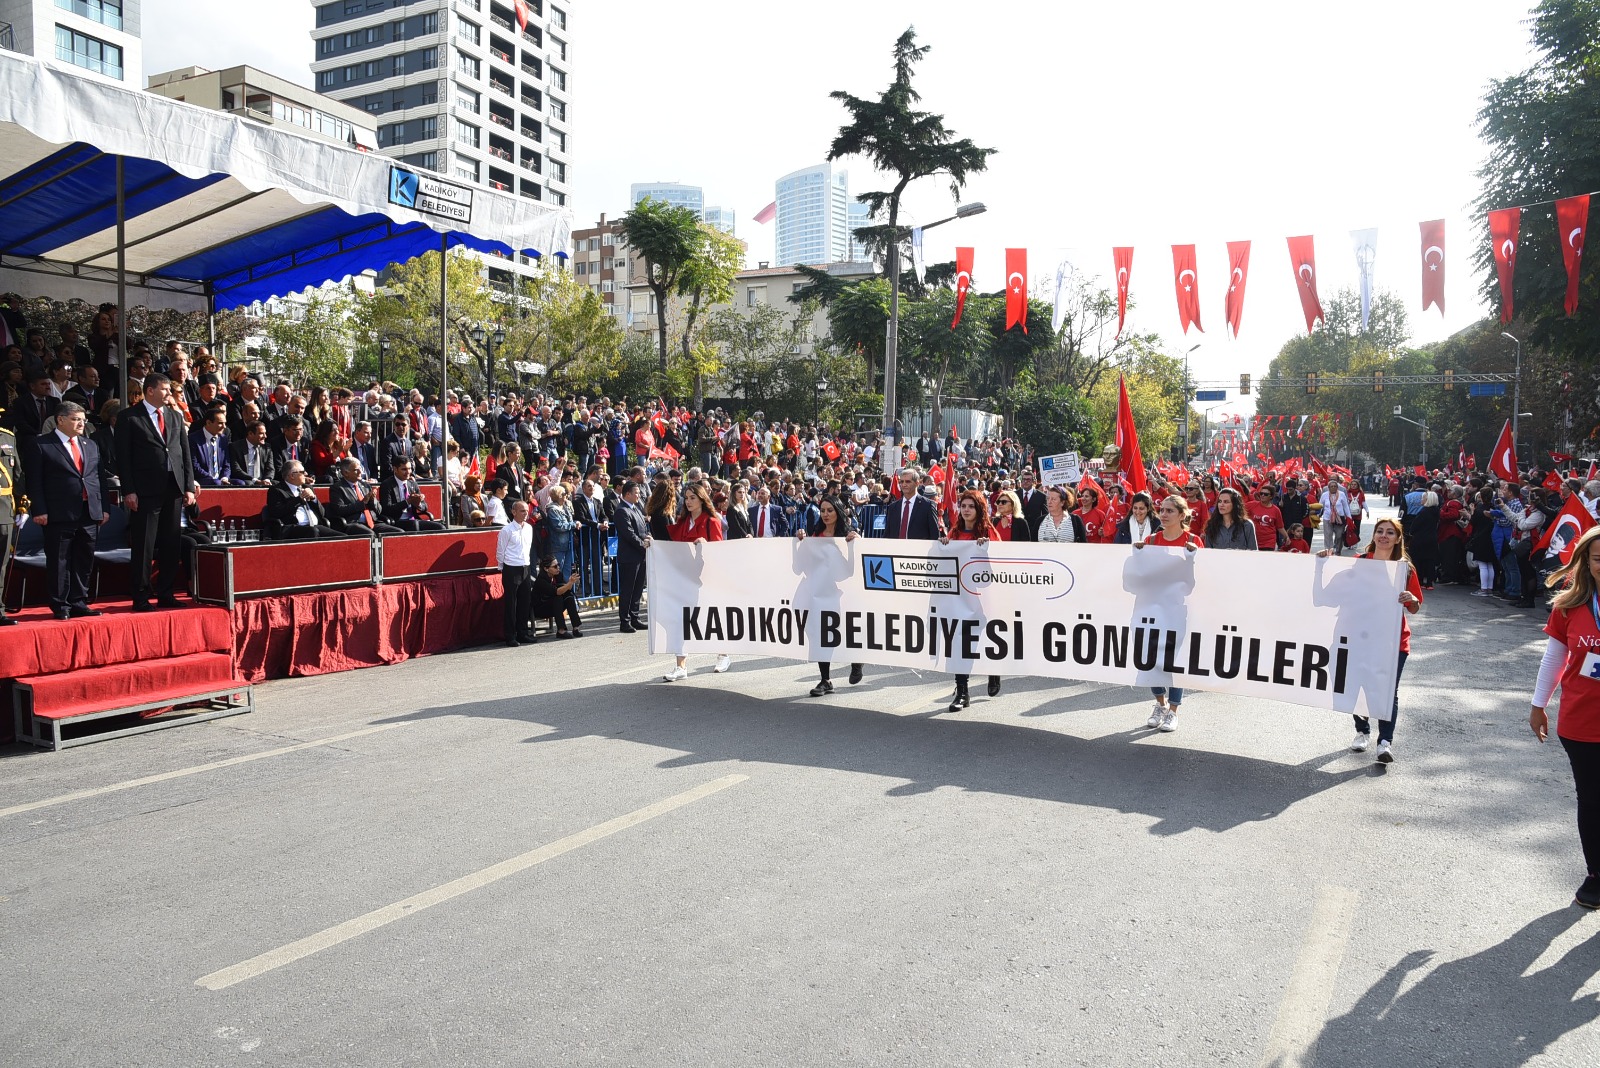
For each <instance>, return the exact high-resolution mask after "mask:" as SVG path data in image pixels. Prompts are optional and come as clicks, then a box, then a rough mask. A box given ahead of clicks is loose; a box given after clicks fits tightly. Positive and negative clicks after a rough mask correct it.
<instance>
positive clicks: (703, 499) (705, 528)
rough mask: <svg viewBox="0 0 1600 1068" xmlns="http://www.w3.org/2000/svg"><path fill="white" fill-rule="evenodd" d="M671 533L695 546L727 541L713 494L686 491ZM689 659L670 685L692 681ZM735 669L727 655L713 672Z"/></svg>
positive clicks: (697, 487) (698, 486)
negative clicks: (690, 679)
mask: <svg viewBox="0 0 1600 1068" xmlns="http://www.w3.org/2000/svg"><path fill="white" fill-rule="evenodd" d="M667 532H668V533H669V534H670V535H671V536H672V540H673V541H687V542H693V543H694V544H696V545H704V544H705V543H706V542H708V541H722V540H723V537H722V517H721V516H719V515H718V514H717V509H716V507H715V506H714V505H712V503H711V494H710V493H709V492H708V491H707V490H706V487H705V484H704V483H702V482H695V483H692V484H690V485H688V486H685V487H684V488H683V514H682V515H680V516H679V517H678V519H677V521H676V522H674V523H673V524H672V525H671V526H669V527H668V528H667ZM687 659H688V657H685V656H679V657H678V663H677V666H676V667H674V668H673V669H672V670H671V671H669V672H667V674H666V676H665V678H666V680H667V681H668V682H676V681H678V680H679V679H686V678H688V677H689V669H688V668H687V667H686V666H685V665H684V661H685V660H687ZM732 666H733V658H732V657H730V656H729V655H728V654H727V653H719V654H718V655H717V666H716V667H714V668H712V670H713V671H716V672H718V673H721V672H724V671H727V670H728V669H729V668H730V667H732Z"/></svg>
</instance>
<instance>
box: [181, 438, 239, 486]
mask: <svg viewBox="0 0 1600 1068" xmlns="http://www.w3.org/2000/svg"><path fill="white" fill-rule="evenodd" d="M229 448H230V444H229V441H228V432H227V431H226V430H224V431H223V432H222V433H221V434H218V435H217V473H216V475H214V476H213V475H211V474H209V473H207V471H206V464H208V463H209V462H210V457H208V456H207V455H206V452H207V450H206V430H205V427H198V426H197V427H195V428H194V429H193V430H191V431H189V459H190V462H192V463H193V464H194V480H195V481H196V482H198V483H200V485H202V486H226V485H228V484H229V483H230V482H232V481H233V455H232V453H231V452H230V451H229Z"/></svg>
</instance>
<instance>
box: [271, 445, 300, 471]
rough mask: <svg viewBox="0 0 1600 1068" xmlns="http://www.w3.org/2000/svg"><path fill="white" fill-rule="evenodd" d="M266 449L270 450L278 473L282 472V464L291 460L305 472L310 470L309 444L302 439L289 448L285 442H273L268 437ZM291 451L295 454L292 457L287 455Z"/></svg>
mask: <svg viewBox="0 0 1600 1068" xmlns="http://www.w3.org/2000/svg"><path fill="white" fill-rule="evenodd" d="M267 448H269V449H271V450H272V462H273V463H274V464H276V465H277V466H278V470H279V471H282V470H283V466H284V464H287V463H289V462H290V461H291V460H294V461H298V462H299V463H300V464H301V465H302V466H303V467H305V469H306V470H307V471H310V470H311V442H310V441H309V440H308V439H306V438H304V437H302V438H301V439H300V440H299V441H297V442H295V443H294V445H292V446H291V445H290V444H289V443H288V442H287V441H281V440H280V441H273V440H272V438H271V437H268V438H267ZM291 449H292V450H293V451H294V453H295V455H293V456H290V455H289V453H290V451H291Z"/></svg>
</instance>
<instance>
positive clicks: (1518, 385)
mask: <svg viewBox="0 0 1600 1068" xmlns="http://www.w3.org/2000/svg"><path fill="white" fill-rule="evenodd" d="M1500 336H1501V337H1506V338H1510V339H1511V343H1512V344H1513V345H1515V346H1516V347H1517V368H1516V371H1515V372H1513V373H1512V376H1511V449H1512V451H1513V452H1515V451H1516V448H1517V416H1518V415H1520V414H1521V413H1522V342H1521V341H1519V340H1517V338H1516V336H1515V335H1513V334H1508V333H1506V332H1505V331H1503V330H1502V331H1501V332H1500ZM1517 466H1518V467H1519V468H1520V467H1521V466H1522V465H1521V464H1518V465H1517Z"/></svg>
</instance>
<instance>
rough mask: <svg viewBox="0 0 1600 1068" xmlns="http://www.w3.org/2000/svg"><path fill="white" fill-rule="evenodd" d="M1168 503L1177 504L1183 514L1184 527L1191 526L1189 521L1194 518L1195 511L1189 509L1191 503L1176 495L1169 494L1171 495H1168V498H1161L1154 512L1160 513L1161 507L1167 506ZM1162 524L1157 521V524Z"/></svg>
mask: <svg viewBox="0 0 1600 1068" xmlns="http://www.w3.org/2000/svg"><path fill="white" fill-rule="evenodd" d="M1168 501H1171V502H1172V503H1173V504H1176V505H1177V506H1178V508H1179V509H1180V510H1181V511H1182V512H1183V525H1184V526H1188V525H1189V520H1190V519H1192V518H1194V509H1193V508H1190V507H1189V502H1188V501H1186V500H1184V499H1183V498H1182V497H1180V496H1178V495H1177V494H1176V493H1169V494H1167V496H1165V497H1163V498H1161V500H1160V501H1159V502H1158V503H1157V504H1156V506H1155V509H1154V511H1156V512H1157V513H1159V512H1160V511H1161V506H1162V505H1164V504H1166V503H1167V502H1168ZM1160 522H1161V520H1160V519H1159V518H1157V519H1156V523H1157V524H1158V525H1159V524H1160Z"/></svg>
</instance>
